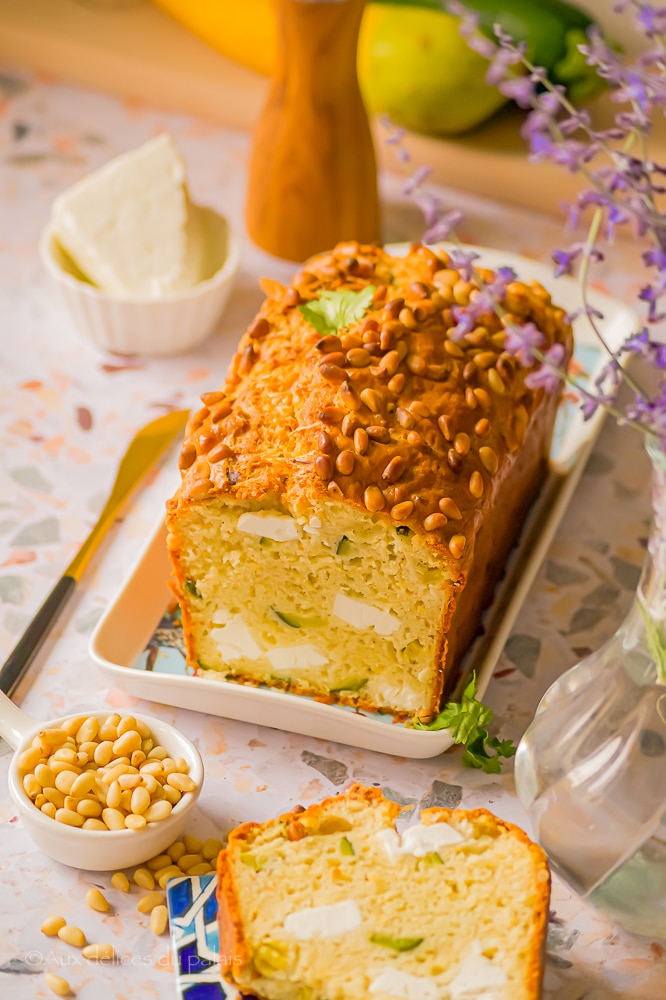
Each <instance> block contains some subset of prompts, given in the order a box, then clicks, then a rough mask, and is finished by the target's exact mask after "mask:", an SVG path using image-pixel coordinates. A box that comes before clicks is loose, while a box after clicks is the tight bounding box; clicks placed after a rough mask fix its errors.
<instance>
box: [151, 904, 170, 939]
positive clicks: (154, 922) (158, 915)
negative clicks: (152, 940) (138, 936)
mask: <svg viewBox="0 0 666 1000" xmlns="http://www.w3.org/2000/svg"><path fill="white" fill-rule="evenodd" d="M168 918H169V914H168V911H167V908H166V906H164V905H160V906H156V907H155V909H154V910H152V911H151V914H150V929H151V931H152V932H153V934H157V935H158V936H159V935H160V934H164V932H165V930H166V927H167V922H168Z"/></svg>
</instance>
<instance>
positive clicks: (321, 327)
mask: <svg viewBox="0 0 666 1000" xmlns="http://www.w3.org/2000/svg"><path fill="white" fill-rule="evenodd" d="M375 291H376V288H375V286H374V285H368V286H367V288H364V289H363V291H362V292H350V291H347V290H339V291H333V292H332V291H326V292H322V293H321V295H320V296H319V298H318V299H312V301H311V302H306V303H305V304H304V305H302V306H299V307H298V309H299V312H300V313H301V315H302V316H303V317H304V319H306V320H307V321H308V323H311V324H312V326H313V327H314V328H315V330H316V331H317V332H318V333H321V334H322V336H326V335H327V334H329V333H337V332H338V330H344V329H345V327H348V326H350V324H352V323H356V322H358V320H359V319H363V316H364V315H365V313H366V311H367V310H368V308H369V307H370V305H371V303H372V296H373V295H374V294H375Z"/></svg>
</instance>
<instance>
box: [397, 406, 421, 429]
mask: <svg viewBox="0 0 666 1000" xmlns="http://www.w3.org/2000/svg"><path fill="white" fill-rule="evenodd" d="M395 416H396V419H397V421H398V423H399V424H400V426H401V427H404V428H405V430H408V431H409V430H411V429H412V428H413V427H415V426H416V420H415V419H414V417H413V416H412V414H411V413H410V412H409V410H403V408H402V407H401V406H399V407H398V409H397V410H396V411H395Z"/></svg>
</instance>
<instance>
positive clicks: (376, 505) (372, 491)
mask: <svg viewBox="0 0 666 1000" xmlns="http://www.w3.org/2000/svg"><path fill="white" fill-rule="evenodd" d="M363 501H364V503H365V506H366V507H367V509H368V510H369V511H370V512H371V513H376V512H377V511H380V510H383V509H384V503H385V501H384V494H383V493H382V491H381V490H380V489H379V487H378V486H368V487H367V489H366V490H365V493H364V494H363Z"/></svg>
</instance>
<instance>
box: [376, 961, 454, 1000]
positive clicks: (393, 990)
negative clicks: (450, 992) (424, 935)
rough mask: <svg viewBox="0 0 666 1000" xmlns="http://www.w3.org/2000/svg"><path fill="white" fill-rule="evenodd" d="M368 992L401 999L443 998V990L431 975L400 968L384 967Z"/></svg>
mask: <svg viewBox="0 0 666 1000" xmlns="http://www.w3.org/2000/svg"><path fill="white" fill-rule="evenodd" d="M368 993H380V994H381V995H382V996H389V997H399V998H400V1000H441V998H442V997H443V996H444V993H443V991H442V990H441V989H440V987H439V986H438V985H437V983H436V982H435V980H434V979H431V977H430V976H414V975H413V974H412V973H411V972H402V971H401V970H400V969H393V968H390V969H383V970H382V972H380V973H379V975H378V976H375V978H374V979H373V980H372V982H371V983H370V986H369V988H368Z"/></svg>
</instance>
